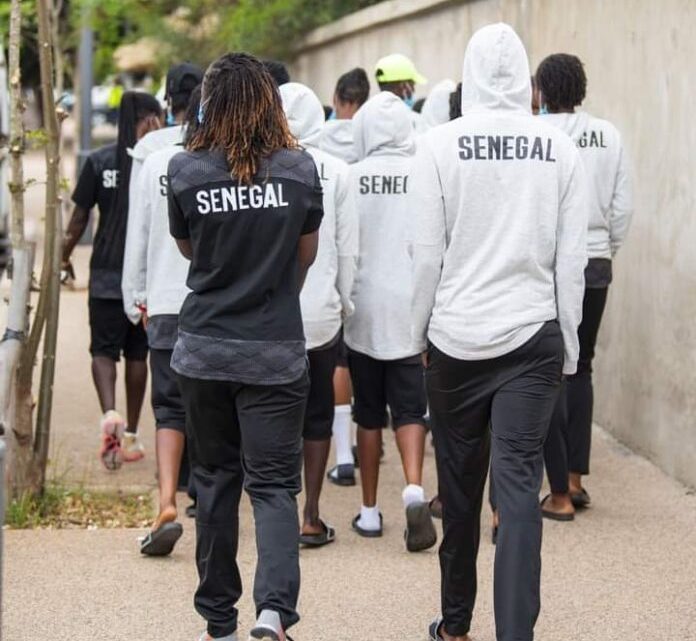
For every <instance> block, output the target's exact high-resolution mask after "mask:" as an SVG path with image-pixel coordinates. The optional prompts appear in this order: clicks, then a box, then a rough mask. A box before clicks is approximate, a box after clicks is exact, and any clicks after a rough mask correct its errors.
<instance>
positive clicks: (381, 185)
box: [360, 176, 408, 195]
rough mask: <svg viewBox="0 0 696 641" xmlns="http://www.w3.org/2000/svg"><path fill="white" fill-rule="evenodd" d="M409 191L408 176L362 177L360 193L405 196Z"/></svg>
mask: <svg viewBox="0 0 696 641" xmlns="http://www.w3.org/2000/svg"><path fill="white" fill-rule="evenodd" d="M407 191H408V176H360V193H361V194H363V195H365V194H387V195H389V194H405V193H407Z"/></svg>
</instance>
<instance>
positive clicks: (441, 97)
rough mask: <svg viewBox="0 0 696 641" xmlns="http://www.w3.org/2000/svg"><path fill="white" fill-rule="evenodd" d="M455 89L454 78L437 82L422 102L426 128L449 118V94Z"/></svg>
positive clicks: (440, 123) (443, 122)
mask: <svg viewBox="0 0 696 641" xmlns="http://www.w3.org/2000/svg"><path fill="white" fill-rule="evenodd" d="M456 90H457V85H456V83H455V82H454V80H450V79H449V78H447V79H445V80H441V81H440V82H438V83H437V84H436V85H435V86H434V87H433V88H432V90H431V91H430V93H429V94H428V97H427V98H426V99H425V102H424V103H423V110H422V111H421V115H422V116H423V122H424V123H425V126H426V128H427V129H432V128H433V127H437V126H438V125H444V124H445V123H446V122H449V120H450V94H451V93H452V92H454V91H456Z"/></svg>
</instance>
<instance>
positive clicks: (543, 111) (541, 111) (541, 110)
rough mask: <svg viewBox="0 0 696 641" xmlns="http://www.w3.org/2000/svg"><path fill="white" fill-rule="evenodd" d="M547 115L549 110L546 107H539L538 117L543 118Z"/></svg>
mask: <svg viewBox="0 0 696 641" xmlns="http://www.w3.org/2000/svg"><path fill="white" fill-rule="evenodd" d="M548 113H549V108H548V107H547V106H546V105H541V107H539V115H540V116H545V115H546V114H548Z"/></svg>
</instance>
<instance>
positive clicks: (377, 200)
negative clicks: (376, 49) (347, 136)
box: [345, 92, 419, 360]
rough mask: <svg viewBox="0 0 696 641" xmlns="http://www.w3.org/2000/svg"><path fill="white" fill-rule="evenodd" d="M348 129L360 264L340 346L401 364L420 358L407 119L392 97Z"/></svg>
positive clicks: (377, 100)
mask: <svg viewBox="0 0 696 641" xmlns="http://www.w3.org/2000/svg"><path fill="white" fill-rule="evenodd" d="M353 129H354V140H355V148H356V151H357V152H358V156H359V157H360V158H361V159H362V160H361V161H360V162H358V163H356V164H355V165H351V166H350V175H351V185H352V190H353V192H354V193H355V194H356V199H357V207H358V215H359V218H360V258H359V261H358V273H357V276H356V278H355V285H354V287H353V303H354V304H355V313H354V314H353V315H352V316H351V317H350V318H349V319H347V320H346V324H345V341H346V344H347V345H348V347H350V348H351V349H353V350H355V351H357V352H360V353H362V354H367V355H368V356H371V357H372V358H376V359H380V360H395V359H399V358H406V357H409V356H414V355H416V354H418V351H419V348H418V346H417V345H416V344H415V343H414V341H413V340H412V336H411V321H410V311H411V298H412V295H413V285H412V277H411V259H410V256H409V253H408V216H409V215H412V212H411V208H410V199H412V197H413V193H412V192H413V190H412V188H411V180H412V178H413V176H412V166H413V153H414V150H415V145H414V133H413V128H412V126H411V112H410V111H409V109H408V108H407V107H406V105H404V103H403V101H402V100H400V99H399V98H398V97H396V96H395V95H394V94H392V93H388V92H382V93H379V94H377V95H376V96H375V97H374V98H372V99H370V100H368V101H367V102H366V103H365V104H364V105H363V106H362V107H361V108H360V109H359V110H358V112H357V114H356V115H355V118H353Z"/></svg>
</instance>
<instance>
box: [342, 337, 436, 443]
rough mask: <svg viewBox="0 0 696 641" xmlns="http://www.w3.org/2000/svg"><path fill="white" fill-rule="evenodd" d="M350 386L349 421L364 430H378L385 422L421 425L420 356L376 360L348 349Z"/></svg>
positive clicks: (422, 383)
mask: <svg viewBox="0 0 696 641" xmlns="http://www.w3.org/2000/svg"><path fill="white" fill-rule="evenodd" d="M348 366H349V368H350V378H351V381H352V383H353V420H354V421H355V422H356V423H357V424H358V425H359V426H360V427H362V428H365V429H382V428H384V427H386V426H387V424H388V423H389V420H388V416H387V407H389V411H390V413H391V419H392V420H391V422H392V427H393V428H394V429H398V428H399V427H401V426H402V425H412V424H417V425H425V419H424V416H425V413H426V408H427V401H426V396H425V379H424V372H423V364H422V362H421V358H420V356H411V357H409V358H400V359H398V360H394V361H380V360H377V359H376V358H372V357H371V356H367V355H365V354H361V353H360V352H355V351H353V350H352V349H348Z"/></svg>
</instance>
